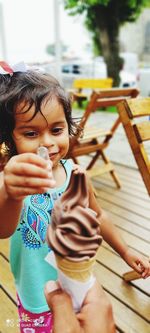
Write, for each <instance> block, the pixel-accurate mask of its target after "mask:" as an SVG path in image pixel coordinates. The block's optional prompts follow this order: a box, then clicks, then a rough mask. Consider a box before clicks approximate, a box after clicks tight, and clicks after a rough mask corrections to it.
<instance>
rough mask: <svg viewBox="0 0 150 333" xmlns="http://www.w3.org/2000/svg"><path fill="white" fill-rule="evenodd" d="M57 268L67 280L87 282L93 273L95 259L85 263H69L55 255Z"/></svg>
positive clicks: (69, 261)
mask: <svg viewBox="0 0 150 333" xmlns="http://www.w3.org/2000/svg"><path fill="white" fill-rule="evenodd" d="M55 258H56V262H57V267H58V268H59V269H60V270H61V271H62V272H63V273H64V274H65V275H66V276H68V277H69V278H71V279H73V280H77V281H80V282H85V281H87V280H88V279H89V278H90V277H91V275H92V272H93V265H94V263H95V257H93V258H92V259H90V260H85V261H80V262H79V261H78V262H77V261H71V260H67V259H65V258H63V257H61V256H59V255H57V254H56V255H55Z"/></svg>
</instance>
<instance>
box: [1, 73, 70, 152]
mask: <svg viewBox="0 0 150 333" xmlns="http://www.w3.org/2000/svg"><path fill="white" fill-rule="evenodd" d="M54 97H55V98H57V100H58V102H59V103H60V104H61V105H62V106H63V109H64V113H65V117H66V121H67V123H68V129H69V135H70V136H72V135H74V134H75V131H74V130H75V128H76V125H75V123H74V122H73V119H72V115H71V101H70V97H69V96H68V95H67V93H66V92H65V90H64V89H63V88H62V87H61V86H60V84H59V82H58V81H57V80H56V79H55V78H54V77H53V76H51V75H49V74H44V73H41V72H37V71H32V70H28V71H27V72H25V73H21V72H18V73H14V74H13V75H12V76H10V75H9V74H8V75H0V145H1V144H3V145H4V146H5V147H6V150H7V153H8V156H9V158H10V157H11V156H13V155H14V154H16V148H15V144H14V141H13V138H12V133H13V130H14V128H15V112H16V108H17V106H18V105H20V103H21V102H23V108H24V107H25V106H27V108H26V110H25V111H24V112H28V110H29V109H30V108H31V107H32V105H35V113H34V115H33V117H32V118H34V117H35V115H36V114H37V113H38V112H41V106H42V103H43V102H44V101H45V100H47V99H51V98H54ZM41 113H42V112H41Z"/></svg>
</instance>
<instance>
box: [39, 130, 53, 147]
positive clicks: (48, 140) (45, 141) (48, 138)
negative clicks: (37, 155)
mask: <svg viewBox="0 0 150 333" xmlns="http://www.w3.org/2000/svg"><path fill="white" fill-rule="evenodd" d="M40 145H41V146H44V147H50V146H54V145H55V140H54V138H53V137H52V135H50V133H45V134H44V135H43V136H42V138H41V143H40Z"/></svg>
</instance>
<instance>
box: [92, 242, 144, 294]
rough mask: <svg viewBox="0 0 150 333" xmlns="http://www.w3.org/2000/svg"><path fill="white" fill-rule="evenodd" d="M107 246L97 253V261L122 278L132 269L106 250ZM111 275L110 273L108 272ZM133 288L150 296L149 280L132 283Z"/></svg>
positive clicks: (112, 252)
mask: <svg viewBox="0 0 150 333" xmlns="http://www.w3.org/2000/svg"><path fill="white" fill-rule="evenodd" d="M105 244H106V243H104V245H103V243H102V246H100V249H99V251H98V253H97V256H96V257H97V261H98V262H99V263H101V264H102V265H104V266H105V267H106V268H108V270H111V271H112V272H113V273H114V274H117V275H118V276H120V278H122V276H123V274H124V273H126V272H128V271H129V270H131V267H130V266H128V265H127V264H126V262H125V261H124V260H123V259H122V258H121V257H120V256H119V255H118V254H116V252H114V251H112V249H109V248H106V247H105ZM108 274H109V272H108ZM132 285H133V286H136V287H138V288H139V289H140V290H141V291H143V292H144V293H146V294H147V295H150V286H149V279H146V280H145V279H142V278H141V279H139V280H138V281H133V282H132Z"/></svg>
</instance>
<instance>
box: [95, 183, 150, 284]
mask: <svg viewBox="0 0 150 333" xmlns="http://www.w3.org/2000/svg"><path fill="white" fill-rule="evenodd" d="M89 205H90V208H92V209H93V210H95V211H96V212H97V214H98V215H97V216H98V219H99V221H100V229H101V235H102V237H103V239H104V240H105V241H106V242H107V243H108V244H109V245H110V246H111V247H112V248H113V249H114V250H115V251H116V252H117V253H118V254H119V255H120V256H121V257H122V258H123V259H124V260H125V261H126V263H127V264H128V265H129V266H131V267H132V268H133V269H135V270H136V271H137V272H138V273H140V274H141V277H143V278H147V277H148V276H150V260H149V259H148V258H146V257H143V256H142V255H141V254H139V253H136V252H134V251H133V250H132V249H130V248H129V247H128V245H127V244H126V243H125V241H124V240H123V238H122V237H121V235H120V233H119V231H118V229H117V228H116V226H115V225H114V224H113V223H112V222H111V220H110V218H109V217H108V215H107V214H106V213H105V212H104V211H103V210H102V209H100V207H99V205H98V203H97V201H96V199H95V196H94V193H93V190H92V186H91V184H90V182H89Z"/></svg>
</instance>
